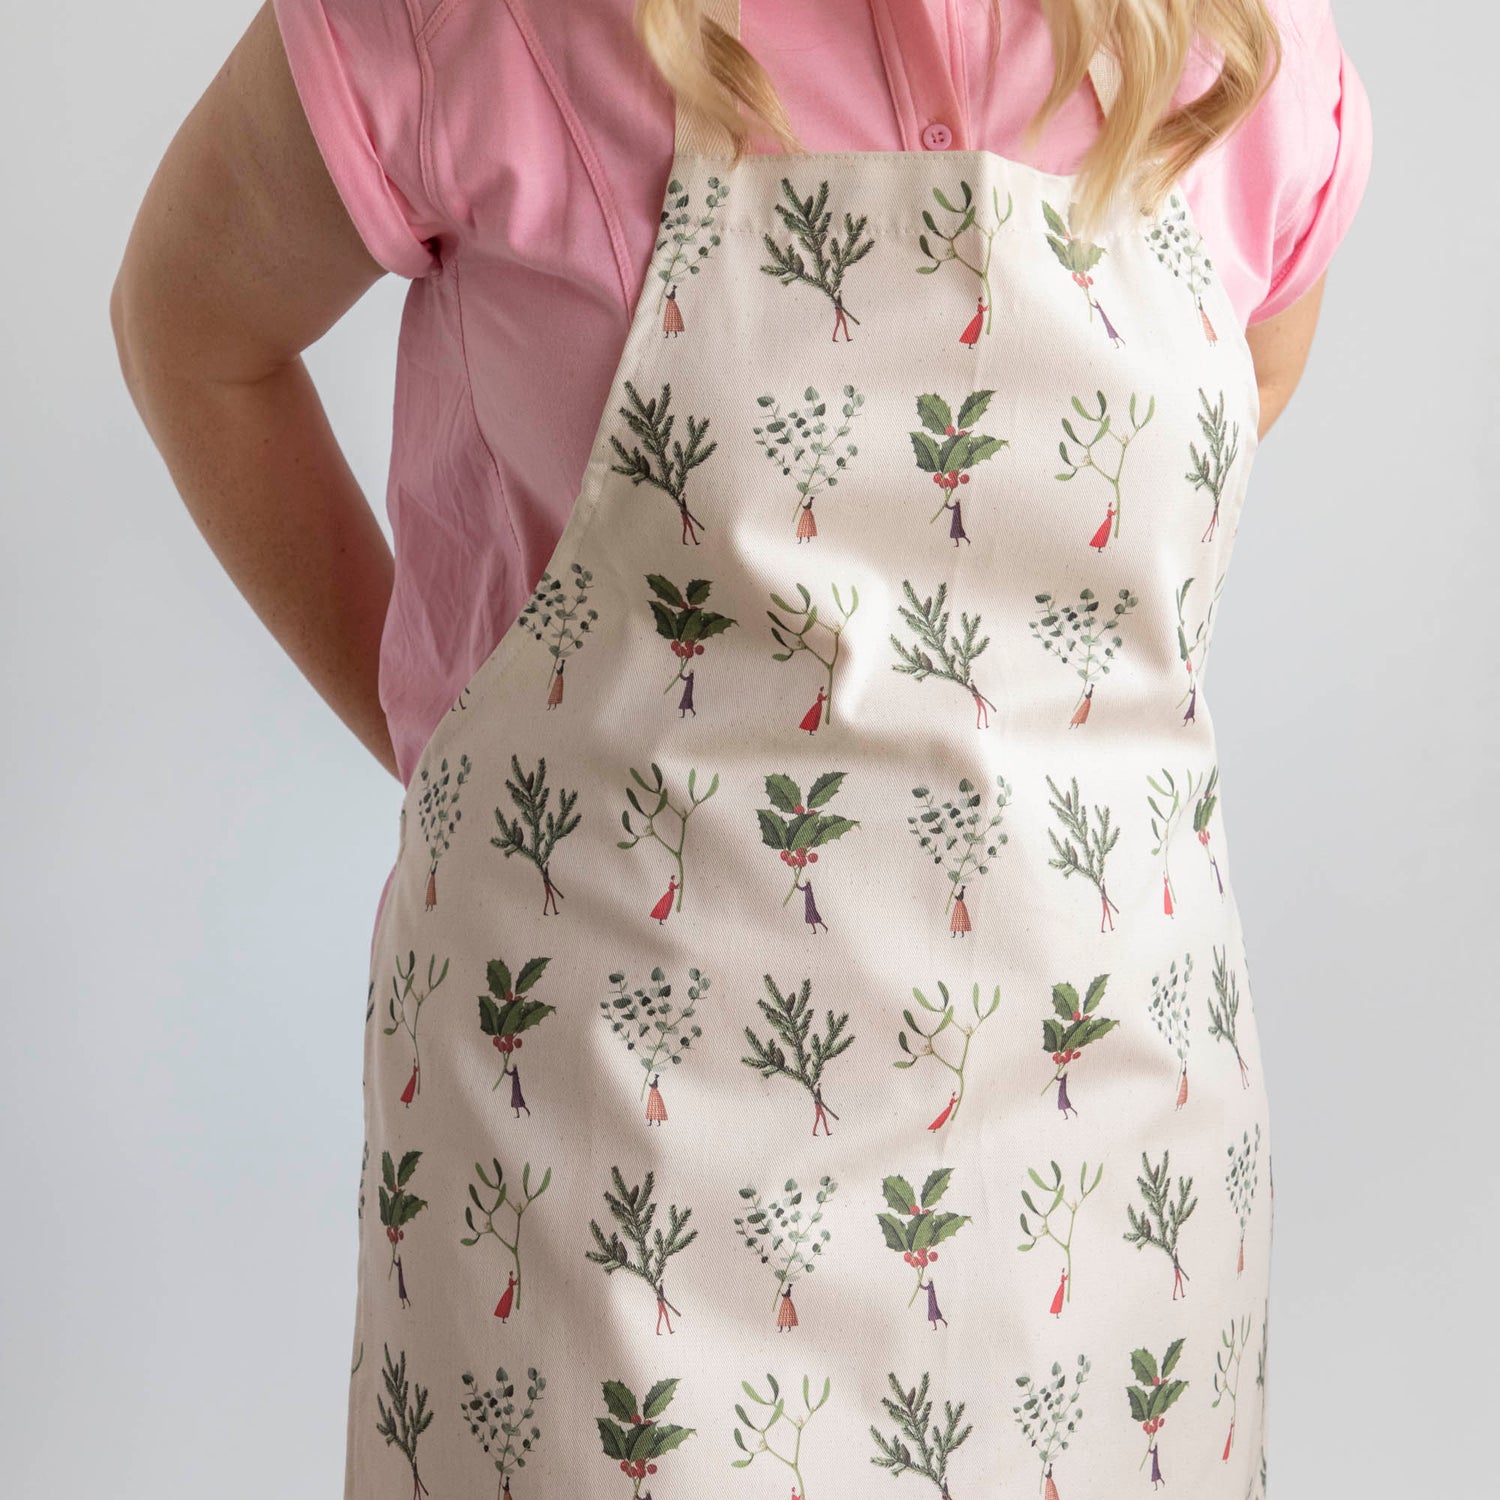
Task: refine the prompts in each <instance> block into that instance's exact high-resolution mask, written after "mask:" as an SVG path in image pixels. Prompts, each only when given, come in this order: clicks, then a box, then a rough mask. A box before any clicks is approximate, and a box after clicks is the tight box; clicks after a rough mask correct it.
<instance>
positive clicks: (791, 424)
mask: <svg viewBox="0 0 1500 1500" xmlns="http://www.w3.org/2000/svg"><path fill="white" fill-rule="evenodd" d="M802 399H803V401H804V402H805V403H806V404H805V405H804V406H790V407H787V408H786V409H785V410H783V409H782V406H781V403H780V402H779V401H778V400H777V399H776V397H775V396H770V395H767V396H758V397H757V398H756V404H757V405H758V406H760V407H761V408H762V409H768V410H769V416H768V417H767V418H766V423H765V426H763V427H757V428H755V429H754V432H755V441H756V442H757V443H758V444H759V445H760V447H761V448H762V449H763V450H764V452H765V455H766V457H767V458H769V459H770V460H771V462H772V463H773V464H775V465H776V467H777V468H778V469H780V470H781V473H782V475H783V477H785V478H788V479H790V480H791V481H792V484H793V486H794V487H795V489H796V491H797V504H796V507H795V509H794V513H793V518H794V519H795V521H796V523H797V528H796V530H797V540H798V542H810V541H811V540H812V539H813V538H814V537H815V536H817V534H818V522H817V518H816V517H815V516H814V515H813V501H814V500H816V499H817V498H818V496H819V495H820V494H822V493H823V492H824V491H825V490H831V489H833V488H835V487H836V486H837V484H838V482H839V478H840V474H841V472H842V471H843V470H844V469H847V468H848V466H849V460H850V459H851V458H855V457H857V456H858V454H859V449H858V448H856V447H855V446H854V444H853V443H851V442H848V441H847V439H848V437H849V430H850V428H851V427H852V426H853V425H854V419H855V417H857V416H858V415H859V409H860V407H862V406H863V405H864V404H865V398H864V397H863V396H862V395H860V393H859V392H858V391H857V390H855V389H854V387H853V386H852V385H846V386H845V387H844V399H843V401H842V402H841V403H840V405H839V420H838V423H837V425H836V426H835V425H833V424H832V423H831V422H830V420H829V418H828V403H827V402H826V401H825V400H824V399H823V398H822V397H821V396H819V395H818V393H817V391H816V390H815V389H814V388H813V387H812V386H808V388H807V389H806V390H805V391H804V392H803V393H802Z"/></svg>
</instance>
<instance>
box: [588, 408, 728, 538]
mask: <svg viewBox="0 0 1500 1500" xmlns="http://www.w3.org/2000/svg"><path fill="white" fill-rule="evenodd" d="M625 395H626V397H627V398H628V399H627V402H626V404H625V405H624V406H622V407H620V409H619V413H620V415H621V416H622V417H623V418H624V419H625V425H626V427H627V428H628V429H629V431H630V432H631V434H632V435H633V436H634V437H635V438H636V446H634V447H631V448H626V446H625V445H624V443H622V442H621V441H620V439H619V438H618V437H615V436H613V435H612V436H611V437H610V440H609V442H610V446H611V447H612V448H613V449H614V450H615V453H616V455H617V456H618V458H619V462H618V463H614V464H611V465H610V471H611V472H612V473H615V474H623V475H624V476H625V477H626V478H627V479H628V480H629V481H630V482H631V483H632V484H633V485H636V486H639V485H642V484H649V485H651V486H652V487H653V488H654V489H658V490H660V491H661V492H662V493H663V494H664V495H666V496H667V498H668V499H670V500H671V502H672V503H673V504H674V505H675V506H676V507H677V513H678V518H679V519H680V520H681V522H682V544H683V546H686V545H687V544H688V542H689V541H691V542H692V543H693V545H694V546H695V547H696V546H697V545H698V543H699V538H698V533H699V531H701V530H703V529H704V528H703V522H702V521H701V520H700V519H699V518H698V517H697V516H695V515H694V514H693V512H692V511H691V510H690V509H689V507H688V500H687V482H688V475H689V474H691V473H692V471H693V470H694V469H696V468H698V467H699V466H700V465H701V464H704V463H707V461H708V460H709V459H710V458H711V457H712V456H713V454H714V452H715V450H716V449H717V448H718V446H719V445H718V443H717V442H716V441H709V442H707V443H705V442H704V439H705V438H706V437H707V436H708V418H707V417H694V416H692V415H689V417H688V419H687V442H686V443H684V442H683V441H682V440H681V439H680V438H674V437H673V436H672V433H673V430H674V428H675V427H676V424H677V416H676V413H675V412H673V411H672V409H671V407H672V387H671V385H670V384H665V385H663V386H662V388H661V391H660V392H659V393H658V394H657V395H655V396H653V397H652V398H651V399H650V400H649V401H646V400H643V399H642V398H641V394H640V392H639V391H637V390H636V388H635V386H634V385H633V384H632V383H631V382H630V381H628V380H627V381H626V382H625ZM643 450H644V451H643Z"/></svg>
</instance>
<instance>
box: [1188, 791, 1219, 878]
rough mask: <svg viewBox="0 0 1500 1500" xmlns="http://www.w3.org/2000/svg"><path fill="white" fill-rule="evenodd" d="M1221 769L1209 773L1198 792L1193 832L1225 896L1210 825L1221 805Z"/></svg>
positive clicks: (1194, 809)
mask: <svg viewBox="0 0 1500 1500" xmlns="http://www.w3.org/2000/svg"><path fill="white" fill-rule="evenodd" d="M1218 785H1219V768H1218V766H1214V767H1213V768H1212V769H1211V770H1210V771H1209V773H1208V779H1207V781H1205V782H1204V783H1203V786H1202V789H1201V790H1200V791H1198V792H1196V793H1195V794H1194V795H1195V798H1196V800H1195V801H1194V803H1193V832H1194V833H1196V834H1197V835H1198V842H1199V843H1200V844H1201V845H1202V846H1203V852H1204V854H1205V855H1206V856H1207V857H1208V867H1209V869H1210V870H1212V871H1213V877H1214V884H1215V885H1217V886H1218V888H1219V894H1220V895H1221V896H1222V895H1223V894H1224V877H1223V876H1222V875H1221V874H1220V873H1219V861H1218V860H1217V859H1215V858H1214V851H1213V850H1212V849H1211V848H1209V836H1208V825H1209V823H1210V821H1211V820H1212V818H1213V815H1214V808H1215V807H1217V806H1218V804H1219V793H1218V790H1217V788H1218Z"/></svg>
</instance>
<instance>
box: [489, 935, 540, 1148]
mask: <svg viewBox="0 0 1500 1500" xmlns="http://www.w3.org/2000/svg"><path fill="white" fill-rule="evenodd" d="M551 962H552V960H551V959H550V958H528V959H527V960H526V962H525V963H524V964H523V965H522V966H521V971H520V973H518V974H517V975H516V976H515V978H514V979H512V978H511V972H510V966H509V965H508V964H507V963H506V962H505V960H504V959H500V958H492V959H490V961H489V962H488V963H487V964H486V965H485V966H484V982H485V987H486V989H487V990H488V991H489V993H488V994H484V995H479V996H478V997H477V998H478V1001H479V1029H480V1031H482V1032H483V1033H484V1035H485V1036H487V1037H489V1038H490V1043H491V1045H492V1046H493V1047H494V1049H495V1051H497V1052H498V1053H499V1054H500V1076H499V1077H498V1078H497V1079H496V1080H495V1081H494V1083H492V1084H491V1085H490V1092H491V1093H493V1092H494V1091H495V1090H496V1089H498V1088H499V1087H500V1085H501V1084H502V1083H503V1082H504V1081H505V1080H506V1079H507V1078H509V1079H510V1107H511V1108H512V1109H513V1110H515V1112H516V1119H518V1120H519V1119H520V1118H521V1111H522V1110H523V1109H524V1110H526V1113H527V1114H528V1115H529V1114H530V1113H531V1110H530V1109H529V1108H528V1107H527V1104H526V1099H525V1096H524V1095H523V1094H522V1092H521V1064H520V1062H519V1060H518V1059H517V1057H516V1053H517V1052H519V1051H520V1050H521V1043H522V1035H521V1034H522V1032H526V1031H530V1030H531V1029H532V1027H533V1026H539V1025H540V1024H541V1023H542V1022H543V1021H544V1020H546V1018H547V1017H548V1016H550V1015H552V1014H553V1013H554V1012H555V1011H556V1010H557V1007H556V1006H555V1005H548V1004H547V1003H546V1002H545V1001H542V1000H537V999H534V998H533V997H532V996H531V995H530V994H529V991H530V990H531V988H532V986H533V985H535V984H536V982H537V981H538V980H539V979H540V978H541V977H542V975H543V974H544V973H546V971H547V965H548V964H549V963H551Z"/></svg>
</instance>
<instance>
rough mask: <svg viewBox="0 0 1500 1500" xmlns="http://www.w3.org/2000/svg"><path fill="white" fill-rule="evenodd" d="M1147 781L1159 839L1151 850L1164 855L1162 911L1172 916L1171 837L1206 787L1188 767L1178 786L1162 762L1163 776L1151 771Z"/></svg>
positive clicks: (1153, 829)
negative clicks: (1155, 774)
mask: <svg viewBox="0 0 1500 1500" xmlns="http://www.w3.org/2000/svg"><path fill="white" fill-rule="evenodd" d="M1146 784H1147V785H1148V786H1149V787H1150V788H1151V790H1150V791H1149V792H1148V793H1147V794H1146V806H1147V807H1149V808H1150V809H1151V837H1152V838H1154V839H1155V840H1156V842H1155V843H1154V844H1153V845H1152V846H1151V853H1152V855H1153V856H1155V855H1160V857H1161V909H1162V913H1163V915H1165V916H1168V917H1171V916H1175V915H1176V913H1177V887H1176V885H1174V884H1173V881H1172V840H1173V839H1174V838H1175V837H1176V835H1177V831H1178V828H1179V827H1180V826H1181V824H1182V820H1183V819H1184V818H1185V817H1186V816H1187V810H1188V808H1189V807H1190V806H1191V805H1192V802H1193V799H1194V798H1196V797H1197V796H1198V794H1199V792H1200V791H1201V789H1202V787H1203V777H1202V775H1199V776H1198V777H1196V778H1195V777H1194V775H1193V773H1192V772H1191V771H1188V772H1186V773H1185V774H1184V776H1183V781H1182V786H1181V787H1180V788H1179V786H1178V784H1177V778H1176V777H1175V776H1174V775H1173V774H1172V773H1171V771H1170V770H1168V769H1167V767H1165V766H1163V767H1162V770H1161V780H1160V781H1158V780H1157V779H1156V777H1155V776H1153V775H1152V774H1151V773H1150V772H1149V771H1148V772H1147V773H1146ZM1158 798H1159V799H1160V800H1158Z"/></svg>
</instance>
